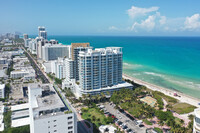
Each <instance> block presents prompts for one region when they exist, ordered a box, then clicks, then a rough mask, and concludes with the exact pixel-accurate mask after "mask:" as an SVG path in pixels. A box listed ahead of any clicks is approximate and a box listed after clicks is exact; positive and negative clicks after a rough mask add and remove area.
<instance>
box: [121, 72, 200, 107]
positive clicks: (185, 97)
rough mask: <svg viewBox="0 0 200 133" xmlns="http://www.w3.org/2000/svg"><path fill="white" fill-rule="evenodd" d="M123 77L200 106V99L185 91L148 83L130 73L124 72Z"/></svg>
mask: <svg viewBox="0 0 200 133" xmlns="http://www.w3.org/2000/svg"><path fill="white" fill-rule="evenodd" d="M123 78H124V79H129V80H132V81H134V82H135V83H137V84H140V85H143V86H146V87H147V88H149V89H151V90H153V91H159V92H162V93H164V94H165V95H167V96H170V97H173V98H175V99H177V100H179V101H180V102H183V103H188V104H190V105H193V106H196V107H200V105H198V103H200V99H198V98H195V97H192V96H189V95H187V94H184V93H182V92H180V91H176V90H171V89H168V88H165V87H161V86H158V85H154V84H152V83H148V82H145V81H142V80H140V79H137V78H135V77H132V76H129V75H127V74H124V73H123ZM174 93H177V94H178V95H179V96H180V97H178V96H174Z"/></svg>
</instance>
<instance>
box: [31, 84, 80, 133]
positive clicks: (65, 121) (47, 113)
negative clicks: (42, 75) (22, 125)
mask: <svg viewBox="0 0 200 133" xmlns="http://www.w3.org/2000/svg"><path fill="white" fill-rule="evenodd" d="M28 91H29V116H30V133H77V120H76V115H75V113H73V112H72V111H71V109H70V108H68V106H67V105H65V103H64V102H62V100H61V99H60V97H59V96H58V95H57V93H56V92H55V91H54V89H53V86H52V85H43V86H40V85H38V84H30V85H29V87H28Z"/></svg>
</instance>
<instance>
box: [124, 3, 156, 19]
mask: <svg viewBox="0 0 200 133" xmlns="http://www.w3.org/2000/svg"><path fill="white" fill-rule="evenodd" d="M158 9H159V7H156V6H154V7H150V8H140V7H136V6H132V7H131V9H128V10H127V13H128V15H129V16H130V17H131V18H135V17H137V16H140V15H141V16H144V15H146V14H148V13H150V12H155V11H157V10H158Z"/></svg>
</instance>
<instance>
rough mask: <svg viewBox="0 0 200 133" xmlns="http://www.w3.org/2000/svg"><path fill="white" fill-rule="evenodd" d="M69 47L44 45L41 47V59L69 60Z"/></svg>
mask: <svg viewBox="0 0 200 133" xmlns="http://www.w3.org/2000/svg"><path fill="white" fill-rule="evenodd" d="M69 51H70V46H68V45H61V44H55V45H52V44H45V46H42V59H43V60H45V61H50V60H57V59H58V57H67V58H69V54H70V52H69Z"/></svg>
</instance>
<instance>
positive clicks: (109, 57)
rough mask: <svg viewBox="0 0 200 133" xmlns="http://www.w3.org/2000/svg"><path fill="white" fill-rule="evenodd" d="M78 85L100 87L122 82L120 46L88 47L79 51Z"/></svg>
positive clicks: (86, 87)
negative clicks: (93, 48)
mask: <svg viewBox="0 0 200 133" xmlns="http://www.w3.org/2000/svg"><path fill="white" fill-rule="evenodd" d="M79 70H80V73H79V74H80V75H79V76H80V86H81V88H82V89H84V90H91V89H100V88H104V87H107V86H113V85H117V84H119V83H121V82H122V48H118V47H107V48H104V49H95V50H92V49H88V51H86V52H80V53H79Z"/></svg>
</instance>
